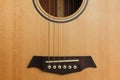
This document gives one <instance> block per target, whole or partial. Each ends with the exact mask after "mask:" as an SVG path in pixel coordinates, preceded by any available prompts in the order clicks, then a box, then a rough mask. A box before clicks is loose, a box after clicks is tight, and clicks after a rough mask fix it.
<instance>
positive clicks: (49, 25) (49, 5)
mask: <svg viewBox="0 0 120 80" xmlns="http://www.w3.org/2000/svg"><path fill="white" fill-rule="evenodd" d="M48 3H49V14H50V0H49V2H48ZM49 18H50V16H49ZM49 60H50V21H49V23H48V61H49ZM49 64H50V63H49Z"/></svg>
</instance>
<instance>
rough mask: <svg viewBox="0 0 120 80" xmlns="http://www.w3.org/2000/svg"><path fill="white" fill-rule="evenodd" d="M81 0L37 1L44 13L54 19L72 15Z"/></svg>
mask: <svg viewBox="0 0 120 80" xmlns="http://www.w3.org/2000/svg"><path fill="white" fill-rule="evenodd" d="M82 2H83V0H39V4H40V5H41V7H42V8H43V9H44V11H45V12H47V13H48V14H50V15H52V16H54V17H67V16H70V15H72V14H74V13H75V12H76V11H77V10H78V9H79V8H80V6H81V4H82Z"/></svg>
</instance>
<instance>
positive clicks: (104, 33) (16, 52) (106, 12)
mask: <svg viewBox="0 0 120 80" xmlns="http://www.w3.org/2000/svg"><path fill="white" fill-rule="evenodd" d="M119 3H120V0H114V1H113V0H89V3H88V6H87V8H86V10H85V12H84V13H83V14H82V15H81V16H80V17H79V18H77V19H76V20H74V21H71V22H68V23H64V24H56V23H52V22H49V21H47V20H46V19H44V18H43V17H41V16H40V15H39V14H38V13H37V11H36V10H35V8H34V6H33V4H32V0H0V80H78V79H80V80H118V79H120V76H119V74H120V69H119V67H120V6H119ZM49 28H50V34H49V35H50V55H51V56H53V55H61V56H77V55H78V56H87V55H90V56H92V57H93V59H94V61H95V63H96V64H97V68H96V69H92V68H88V69H85V70H84V71H82V72H78V73H74V74H69V75H64V76H61V75H55V74H50V73H46V72H42V71H40V70H38V69H35V68H32V69H28V68H27V65H28V64H29V61H30V60H31V58H32V56H34V55H37V56H47V55H48V29H49ZM54 29H55V31H54ZM54 38H55V39H54ZM58 39H59V40H58ZM53 41H54V42H55V43H53ZM58 42H59V43H58ZM58 44H59V46H58ZM58 48H59V50H58ZM53 50H54V51H53ZM58 51H59V54H58Z"/></svg>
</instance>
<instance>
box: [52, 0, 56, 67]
mask: <svg viewBox="0 0 120 80" xmlns="http://www.w3.org/2000/svg"><path fill="white" fill-rule="evenodd" d="M55 3H56V1H55V0H54V2H53V6H54V9H53V11H54V12H53V14H54V16H55ZM53 25H54V26H53V60H54V61H55V40H56V39H55V32H56V31H55V23H54V24H53ZM54 65H55V63H54Z"/></svg>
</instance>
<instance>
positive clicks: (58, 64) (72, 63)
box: [28, 56, 96, 75]
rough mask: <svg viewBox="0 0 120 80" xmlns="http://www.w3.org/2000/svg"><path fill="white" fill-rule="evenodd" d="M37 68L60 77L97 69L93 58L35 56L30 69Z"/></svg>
mask: <svg viewBox="0 0 120 80" xmlns="http://www.w3.org/2000/svg"><path fill="white" fill-rule="evenodd" d="M31 67H35V68H39V69H41V70H43V71H45V72H50V73H56V74H60V75H64V74H69V73H74V72H79V71H82V70H83V69H85V68H88V67H92V68H96V65H95V63H94V61H93V59H92V57H91V56H74V57H43V56H34V57H33V58H32V60H31V62H30V64H29V65H28V68H31Z"/></svg>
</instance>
